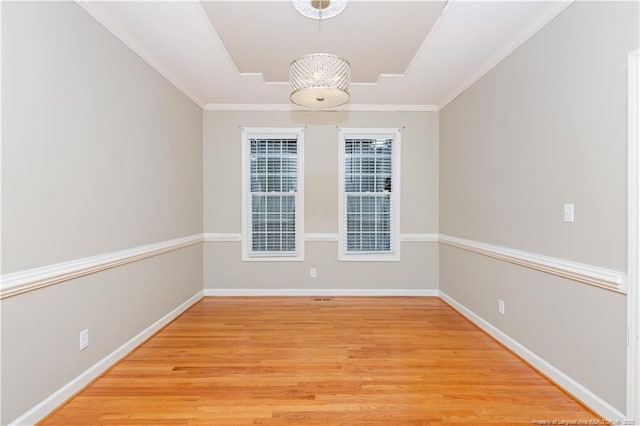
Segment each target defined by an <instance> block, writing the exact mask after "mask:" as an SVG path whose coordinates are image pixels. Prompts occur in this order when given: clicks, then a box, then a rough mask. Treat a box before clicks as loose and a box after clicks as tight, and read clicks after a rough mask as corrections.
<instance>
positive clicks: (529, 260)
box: [440, 234, 627, 294]
mask: <svg viewBox="0 0 640 426" xmlns="http://www.w3.org/2000/svg"><path fill="white" fill-rule="evenodd" d="M440 242H441V243H442V244H446V245H448V246H451V247H456V248H459V249H462V250H467V251H470V252H473V253H478V254H481V255H484V256H488V257H492V258H494V259H499V260H503V261H505V262H510V263H514V264H516V265H520V266H524V267H527V268H531V269H535V270H538V271H541V272H546V273H549V274H553V275H557V276H559V277H562V278H567V279H570V280H573V281H578V282H581V283H585V284H589V285H593V286H596V287H601V288H604V289H607V290H612V291H616V292H618V293H625V294H626V292H627V274H626V273H624V272H620V271H614V270H612V269H606V268H601V267H598V266H592V265H586V264H584V263H578V262H572V261H569V260H565V259H559V258H556V257H549V256H543V255H540V254H536V253H530V252H526V251H521V250H515V249H512V248H508V247H502V246H495V245H492V244H486V243H480V242H477V241H472V240H465V239H463V238H456V237H451V236H449V235H442V234H441V235H440Z"/></svg>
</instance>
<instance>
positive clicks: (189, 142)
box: [0, 2, 202, 424]
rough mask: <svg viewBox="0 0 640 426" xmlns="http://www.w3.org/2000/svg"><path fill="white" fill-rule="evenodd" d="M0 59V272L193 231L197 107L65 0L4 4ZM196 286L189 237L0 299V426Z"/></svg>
mask: <svg viewBox="0 0 640 426" xmlns="http://www.w3.org/2000/svg"><path fill="white" fill-rule="evenodd" d="M2 55H3V57H2V59H3V60H2V77H3V78H2V107H3V108H2V124H3V126H2V197H3V198H2V273H3V274H6V273H11V272H17V271H21V270H25V269H30V268H35V267H41V266H46V265H50V264H54V263H58V262H63V261H70V260H74V259H78V258H83V257H87V256H92V255H96V254H102V253H107V252H111V251H114V250H121V249H127V248H132V247H135V246H139V245H143V244H150V243H155V242H160V241H164V240H167V239H172V238H177V237H184V236H188V235H193V234H197V233H200V232H201V231H202V166H201V153H202V111H201V110H200V108H199V107H197V106H196V105H194V104H193V103H192V102H191V101H190V100H188V99H187V98H186V97H185V96H184V95H182V94H181V93H180V92H179V91H178V90H177V89H175V88H174V87H173V86H172V85H171V84H169V83H168V82H167V81H166V80H164V79H163V78H162V77H161V76H160V75H159V74H158V73H157V72H156V71H155V70H153V69H152V68H150V67H149V66H148V65H147V64H146V63H145V62H143V61H142V60H141V59H140V58H139V57H138V56H137V55H135V54H134V53H133V52H131V50H129V49H128V48H127V47H126V46H124V45H123V44H122V43H121V42H120V41H119V40H117V39H116V38H115V37H114V36H113V35H111V34H110V33H109V32H108V31H107V30H105V29H104V28H103V27H102V26H101V25H100V24H99V23H97V22H96V21H95V20H94V19H93V18H92V17H90V16H89V15H88V14H87V13H86V12H84V11H83V10H82V9H81V8H80V7H79V6H78V5H77V4H75V3H72V2H64V3H62V2H60V3H4V4H3V5H2ZM201 289H202V246H201V245H197V246H193V247H189V248H187V249H183V250H178V251H174V252H171V253H168V254H164V255H162V256H158V257H155V258H151V259H147V260H144V261H141V262H137V263H134V264H129V265H127V266H123V267H120V268H116V269H112V270H108V271H105V272H101V273H98V274H94V275H91V276H87V277H84V278H81V279H77V280H74V281H69V282H66V283H63V284H59V285H56V286H53V287H49V288H46V289H43V290H39V291H35V292H32V293H26V294H23V295H18V296H14V297H10V298H8V299H4V300H3V301H2V418H1V419H0V422H1V423H2V424H5V423H8V422H9V421H11V420H13V419H14V418H15V417H17V416H19V415H21V414H22V413H24V412H25V411H26V410H28V409H30V408H31V407H33V406H34V405H35V404H37V403H38V402H40V401H41V400H42V399H44V398H45V397H47V396H49V395H50V394H51V393H53V392H54V391H56V390H58V389H59V388H60V387H61V386H63V385H64V384H66V383H67V382H68V381H69V380H71V379H73V378H75V377H76V376H77V375H78V374H80V373H81V372H82V371H84V370H86V369H87V368H88V367H90V366H92V365H93V364H95V363H96V362H97V361H98V360H100V359H102V358H103V357H104V356H106V355H107V354H109V353H111V352H112V351H114V350H115V349H116V348H118V347H119V346H120V345H122V344H123V343H124V342H126V341H127V340H129V339H130V338H131V337H133V336H135V335H136V334H138V333H139V332H140V331H142V330H143V329H144V328H146V327H147V326H149V325H150V324H152V323H153V322H155V321H157V320H158V319H160V318H161V317H163V316H164V315H166V314H167V313H168V312H170V311H171V310H173V309H174V308H175V307H177V306H178V305H179V304H181V303H182V302H184V301H185V300H187V299H188V298H189V297H191V296H193V295H194V294H196V293H197V292H198V291H200V290H201ZM84 328H89V329H90V346H89V348H87V349H86V350H84V351H82V352H80V351H79V350H78V333H79V332H80V330H82V329H84Z"/></svg>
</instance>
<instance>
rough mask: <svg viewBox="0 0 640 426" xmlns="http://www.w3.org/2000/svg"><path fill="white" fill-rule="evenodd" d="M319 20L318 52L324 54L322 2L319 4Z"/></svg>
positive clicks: (320, 0)
mask: <svg viewBox="0 0 640 426" xmlns="http://www.w3.org/2000/svg"><path fill="white" fill-rule="evenodd" d="M318 18H319V19H318V47H319V50H318V51H319V52H320V53H322V0H319V2H318Z"/></svg>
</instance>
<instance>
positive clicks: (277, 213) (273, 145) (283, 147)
mask: <svg viewBox="0 0 640 426" xmlns="http://www.w3.org/2000/svg"><path fill="white" fill-rule="evenodd" d="M302 142H303V132H302V129H298V128H296V129H291V128H280V129H278V128H244V129H243V130H242V151H243V155H242V161H243V173H242V174H243V191H244V194H243V205H242V217H243V226H242V259H243V260H303V259H304V252H303V250H304V248H303V245H302V244H301V238H300V236H301V235H302V232H303V226H302V219H303V217H304V216H303V214H302V211H301V210H302V206H303V202H302V188H303V185H302V183H303V182H302V176H303V175H302V158H304V157H303V152H302V148H303V143H302Z"/></svg>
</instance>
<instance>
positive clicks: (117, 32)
mask: <svg viewBox="0 0 640 426" xmlns="http://www.w3.org/2000/svg"><path fill="white" fill-rule="evenodd" d="M75 2H76V4H77V5H78V6H80V7H81V8H82V9H83V10H84V11H85V12H87V13H88V14H89V16H91V17H92V18H93V19H95V20H96V21H98V23H99V24H100V25H102V26H103V27H104V28H105V29H106V30H107V31H109V32H110V33H111V34H113V35H114V36H115V37H116V38H117V39H118V40H120V41H121V42H122V43H123V44H124V45H125V46H127V47H128V48H129V49H131V50H132V51H133V52H134V53H135V54H136V55H138V56H139V57H140V58H141V59H142V60H143V61H145V62H146V63H147V64H148V65H149V66H151V68H153V69H154V70H156V71H157V72H158V73H159V74H160V75H161V76H162V77H164V78H165V80H167V81H168V82H169V83H171V84H172V85H173V86H174V87H175V88H176V89H178V90H179V91H180V92H181V93H182V94H183V95H185V96H186V97H187V98H189V99H190V100H191V101H192V102H193V103H194V104H196V105H197V106H198V107H200V109H202V107H203V106H204V102H202V100H201V99H200V98H198V97H197V96H196V95H195V94H194V93H192V92H191V91H190V90H188V89H187V86H186V85H185V84H183V83H182V82H181V81H180V80H179V79H177V78H176V77H175V76H174V75H173V74H171V73H170V72H169V71H167V70H166V69H165V68H163V67H162V66H160V64H159V63H158V61H156V60H155V59H154V58H153V56H152V55H150V54H149V53H148V52H147V51H146V50H145V49H143V48H142V46H140V44H139V42H138V41H137V40H136V39H135V37H133V36H132V35H131V34H130V33H129V32H128V31H127V30H125V29H124V28H122V26H121V25H119V24H118V23H116V21H115V20H114V19H113V18H111V17H110V16H109V15H108V14H106V13H104V12H102V11H100V9H99V8H98V7H96V3H97V2H93V1H80V0H75Z"/></svg>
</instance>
